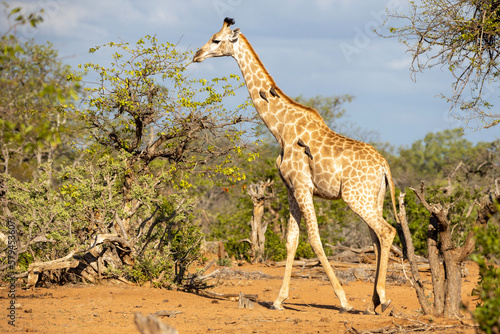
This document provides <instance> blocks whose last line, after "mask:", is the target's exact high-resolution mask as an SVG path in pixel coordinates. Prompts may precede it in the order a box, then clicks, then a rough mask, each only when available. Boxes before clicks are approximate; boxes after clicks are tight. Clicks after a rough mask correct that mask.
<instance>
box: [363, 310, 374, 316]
mask: <svg viewBox="0 0 500 334" xmlns="http://www.w3.org/2000/svg"><path fill="white" fill-rule="evenodd" d="M363 314H364V315H376V314H377V312H375V311H374V310H365V311H363Z"/></svg>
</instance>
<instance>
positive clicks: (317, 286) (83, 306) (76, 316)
mask: <svg viewBox="0 0 500 334" xmlns="http://www.w3.org/2000/svg"><path fill="white" fill-rule="evenodd" d="M353 266H355V265H353ZM358 266H359V265H358ZM365 266H369V265H365ZM344 267H345V266H344ZM219 268H220V267H219ZM214 269H218V268H217V267H215V268H213V269H212V270H214ZM230 269H234V270H241V271H245V272H262V273H265V274H268V275H271V276H272V278H265V279H263V278H259V279H247V278H245V277H243V276H241V275H240V276H238V277H232V278H227V279H222V280H221V281H219V284H218V285H217V286H216V287H214V288H212V289H210V290H211V291H214V292H217V293H223V294H230V293H239V292H243V293H244V294H257V295H258V299H259V301H260V302H259V303H255V305H254V308H253V309H245V308H244V309H239V308H238V301H234V300H227V299H212V298H208V297H203V296H200V295H196V294H192V293H186V292H179V291H169V290H165V289H155V288H151V287H144V286H142V287H141V286H132V285H126V284H119V285H116V284H102V285H97V286H92V285H84V284H82V285H67V286H59V287H53V288H36V289H35V290H23V289H21V288H20V287H18V289H17V291H16V292H17V299H16V303H17V304H18V305H17V309H16V311H17V313H16V321H15V327H14V326H11V325H9V324H8V319H7V313H8V311H7V307H8V305H9V302H10V301H9V299H8V298H7V287H5V286H2V287H0V307H1V309H2V312H3V313H4V316H2V317H1V320H0V333H6V332H8V333H10V332H36V333H106V334H109V333H120V334H125V333H138V331H137V329H136V327H135V324H134V315H135V313H141V314H143V315H147V314H149V313H155V312H157V311H163V310H166V311H180V312H182V313H180V314H178V315H176V316H175V317H162V318H160V319H161V321H162V322H164V323H166V324H168V325H170V326H173V327H175V328H176V329H177V330H178V331H179V333H181V334H183V333H279V332H282V333H346V332H349V333H355V331H354V330H351V331H348V329H350V328H354V329H355V330H357V331H359V332H362V331H366V330H368V331H372V332H373V331H376V330H377V329H380V328H383V327H386V326H389V328H399V330H398V332H411V331H417V330H419V332H422V330H423V329H427V330H429V331H431V332H439V333H471V334H472V333H475V330H474V327H473V321H472V319H471V317H470V309H469V310H464V311H463V317H462V318H461V319H457V320H446V319H440V318H435V317H431V316H424V315H422V314H421V312H419V309H420V305H419V303H418V300H417V297H416V294H415V291H414V289H413V288H412V287H411V285H410V283H409V282H406V283H390V282H389V283H388V285H387V295H388V297H389V298H390V299H392V304H391V306H390V307H389V309H388V310H386V312H385V313H384V314H383V315H364V314H362V311H364V310H365V309H366V306H367V305H368V304H369V302H370V300H371V294H372V291H373V284H372V283H370V282H367V281H361V280H356V281H353V282H349V283H347V284H345V285H344V288H345V291H346V294H347V296H348V298H349V299H350V302H351V304H353V305H354V310H353V311H352V312H350V313H346V314H340V313H339V306H340V304H339V301H338V299H337V298H336V297H335V295H334V293H333V290H332V288H331V285H330V284H329V282H328V281H326V280H324V279H322V278H321V277H319V278H297V277H296V278H292V282H291V287H290V298H289V299H288V300H287V301H285V304H284V306H285V308H286V309H285V310H284V311H274V310H270V309H269V308H268V305H269V304H268V303H271V302H272V301H273V300H274V299H275V298H276V296H277V293H278V290H279V288H280V286H281V279H282V275H283V271H284V268H283V267H280V268H278V267H273V266H266V265H262V264H259V265H250V264H244V265H242V266H236V265H235V266H234V267H233V268H230ZM301 270H302V269H301V268H294V273H300V272H301ZM307 270H309V271H311V269H307ZM314 270H316V271H319V270H320V269H319V268H315V269H314ZM467 271H468V275H467V276H466V277H464V278H463V280H462V282H463V283H462V297H463V300H464V303H465V304H466V305H467V307H468V308H473V307H474V305H475V303H476V301H475V297H474V296H471V292H472V290H473V288H474V287H475V286H476V284H477V281H478V269H477V267H476V266H475V265H474V264H473V263H471V262H469V263H467ZM303 272H304V271H303ZM399 273H400V275H401V276H402V277H404V275H403V272H402V271H399ZM421 274H422V275H423V276H424V280H425V281H426V282H428V283H429V287H430V275H429V272H426V271H422V272H421ZM429 291H431V290H429ZM379 310H380V308H379V309H378V311H379Z"/></svg>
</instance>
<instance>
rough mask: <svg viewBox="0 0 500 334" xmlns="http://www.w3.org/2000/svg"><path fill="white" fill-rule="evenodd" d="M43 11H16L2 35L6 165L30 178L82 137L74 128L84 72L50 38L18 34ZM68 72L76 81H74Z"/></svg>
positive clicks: (0, 104)
mask: <svg viewBox="0 0 500 334" xmlns="http://www.w3.org/2000/svg"><path fill="white" fill-rule="evenodd" d="M4 6H5V9H9V7H8V5H6V4H4ZM40 15H41V14H38V13H32V14H29V15H23V14H21V8H20V7H16V8H14V9H12V10H10V11H9V12H8V13H7V18H8V19H9V22H10V28H9V30H8V31H7V32H5V33H4V34H3V35H2V37H1V38H0V74H1V75H0V138H1V139H2V140H1V141H0V168H1V171H2V172H3V173H7V174H11V175H14V176H15V177H17V178H19V179H25V180H26V179H29V178H31V177H36V176H37V168H38V167H40V166H41V165H42V164H43V163H45V162H47V161H54V162H61V160H64V159H65V158H67V157H68V155H70V153H69V152H71V143H72V142H73V141H74V140H75V138H77V137H78V132H74V131H72V129H74V126H75V121H74V117H72V116H73V114H74V110H75V103H76V100H77V99H78V96H77V94H78V92H79V90H80V81H79V80H78V78H79V76H78V74H76V73H75V72H74V71H73V70H72V69H71V68H70V67H69V66H67V65H63V64H62V63H61V62H60V60H59V59H58V54H57V51H56V50H54V49H53V47H52V45H50V44H49V43H47V44H45V45H40V44H36V43H34V42H33V41H31V40H30V41H27V42H22V41H21V40H20V39H19V38H18V37H17V36H16V34H15V33H16V27H18V26H20V25H23V24H31V25H32V26H36V24H38V23H39V22H41V21H42V18H41V16H40ZM12 21H13V22H12ZM68 76H71V77H73V78H75V80H73V81H72V82H68V81H67V77H68ZM68 153H69V154H68Z"/></svg>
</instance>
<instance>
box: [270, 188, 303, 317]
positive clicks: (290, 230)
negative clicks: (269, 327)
mask: <svg viewBox="0 0 500 334" xmlns="http://www.w3.org/2000/svg"><path fill="white" fill-rule="evenodd" d="M288 203H289V206H290V219H289V220H288V227H287V239H286V267H285V274H284V276H283V283H282V284H281V289H280V292H279V295H278V298H276V300H275V301H274V303H273V306H271V309H273V310H283V306H282V303H283V301H284V300H285V299H287V298H288V294H289V291H290V278H291V276H292V269H293V260H294V259H295V252H296V251H297V246H298V244H299V223H300V216H301V215H300V210H299V207H298V205H297V202H296V201H295V199H294V198H293V196H292V195H291V194H290V192H289V194H288Z"/></svg>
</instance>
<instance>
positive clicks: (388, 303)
mask: <svg viewBox="0 0 500 334" xmlns="http://www.w3.org/2000/svg"><path fill="white" fill-rule="evenodd" d="M389 305H391V300H390V299H389V300H388V301H386V302H385V303H383V304H382V313H384V311H385V310H387V308H388V307H389Z"/></svg>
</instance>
